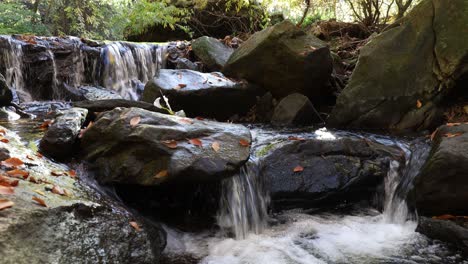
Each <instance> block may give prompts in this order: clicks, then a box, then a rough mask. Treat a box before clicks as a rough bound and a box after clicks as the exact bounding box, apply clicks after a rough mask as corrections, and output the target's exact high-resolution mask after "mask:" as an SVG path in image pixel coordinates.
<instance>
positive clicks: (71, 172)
mask: <svg viewBox="0 0 468 264" xmlns="http://www.w3.org/2000/svg"><path fill="white" fill-rule="evenodd" d="M67 174H68V176H70V177H71V178H76V171H75V170H69V171H68V172H67Z"/></svg>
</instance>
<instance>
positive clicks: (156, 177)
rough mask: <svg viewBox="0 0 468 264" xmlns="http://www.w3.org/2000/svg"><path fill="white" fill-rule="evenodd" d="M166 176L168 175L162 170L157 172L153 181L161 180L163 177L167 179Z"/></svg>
mask: <svg viewBox="0 0 468 264" xmlns="http://www.w3.org/2000/svg"><path fill="white" fill-rule="evenodd" d="M167 175H169V173H168V171H167V170H162V171H160V172H158V173H157V174H156V175H155V176H154V178H155V179H161V178H164V177H167Z"/></svg>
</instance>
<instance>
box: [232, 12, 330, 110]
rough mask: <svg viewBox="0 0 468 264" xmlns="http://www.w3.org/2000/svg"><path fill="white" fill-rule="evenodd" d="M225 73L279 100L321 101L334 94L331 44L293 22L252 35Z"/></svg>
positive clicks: (236, 53) (233, 58)
mask: <svg viewBox="0 0 468 264" xmlns="http://www.w3.org/2000/svg"><path fill="white" fill-rule="evenodd" d="M223 72H224V73H225V74H226V76H233V77H238V78H243V79H246V80H247V81H250V82H252V83H254V84H257V85H259V86H261V87H262V88H264V89H266V90H268V91H270V92H271V93H272V94H273V96H274V97H275V98H282V97H285V96H287V95H289V94H292V93H301V94H304V95H306V96H308V97H309V98H311V99H312V100H316V101H317V102H321V100H322V99H323V98H324V97H327V96H330V95H331V94H332V92H333V91H331V90H330V89H329V88H328V87H327V86H326V83H327V81H328V79H329V78H330V74H331V72H332V58H331V56H330V51H329V49H328V47H327V45H326V44H325V43H324V42H323V41H321V40H319V39H318V38H316V37H315V36H313V35H311V34H306V33H305V32H304V31H302V30H301V29H299V28H297V27H296V26H295V25H294V24H292V23H291V22H290V21H283V22H281V23H278V24H276V25H274V26H272V27H269V28H267V29H264V30H262V31H260V32H257V33H255V34H254V35H252V36H251V37H250V38H249V39H248V40H247V41H245V42H244V43H243V44H242V46H240V47H239V48H238V49H237V50H235V51H234V53H233V54H232V55H231V57H230V58H229V60H228V62H227V63H226V65H225V67H224V69H223ZM313 103H315V101H313Z"/></svg>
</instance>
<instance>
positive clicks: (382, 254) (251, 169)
mask: <svg viewBox="0 0 468 264" xmlns="http://www.w3.org/2000/svg"><path fill="white" fill-rule="evenodd" d="M286 134H287V132H286ZM253 135H254V138H255V143H254V144H255V145H257V147H255V146H253V149H254V153H255V149H258V146H262V145H264V144H266V143H267V142H273V141H275V140H276V139H277V138H280V137H282V138H284V134H281V133H279V132H278V131H271V130H270V131H268V130H262V129H254V130H253ZM294 135H295V136H301V137H305V138H311V137H313V138H318V139H322V140H334V139H336V138H339V137H341V136H347V137H350V136H351V137H366V138H369V139H372V140H375V141H378V142H380V143H384V144H390V145H394V146H398V147H400V148H401V149H402V150H403V151H404V153H405V161H404V162H403V161H396V160H394V161H391V164H390V169H389V171H388V175H387V177H386V179H385V183H384V185H385V188H384V189H385V193H384V197H385V198H384V201H383V207H384V210H383V212H379V211H377V210H376V209H373V208H358V209H355V210H354V211H353V212H352V213H349V212H346V213H340V212H333V213H319V214H307V213H306V212H304V211H301V210H290V211H286V212H282V213H280V214H277V215H270V216H269V215H268V214H267V207H268V203H269V202H270V198H269V196H268V192H267V191H266V190H264V184H263V183H262V180H261V179H260V178H259V177H258V173H257V170H256V166H255V164H256V163H257V162H259V161H258V160H256V159H255V157H254V159H251V161H250V162H249V164H248V165H247V166H246V167H244V168H243V169H242V170H241V171H240V173H239V175H237V176H235V177H233V178H230V179H227V180H225V182H224V183H223V196H222V199H221V201H220V212H219V213H218V217H217V219H218V225H219V226H220V230H219V231H216V232H214V233H213V232H205V233H184V232H180V231H177V230H176V229H171V228H167V231H168V246H167V249H166V254H168V255H174V256H177V255H184V254H185V255H187V254H188V255H191V256H195V257H196V258H197V259H199V260H200V261H199V262H200V263H205V264H208V263H209V264H254V263H255V264H256V263H265V264H266V263H268V264H316V263H317V264H318V263H356V264H358V263H468V262H467V261H465V260H463V257H461V256H460V255H458V254H457V253H454V252H453V251H451V250H450V249H449V248H447V247H446V246H445V245H443V244H440V243H438V242H436V241H432V240H429V239H428V238H426V237H425V236H423V235H421V234H419V233H417V232H415V229H416V226H417V222H416V216H415V215H413V214H412V212H410V210H409V209H408V207H407V205H406V202H405V195H406V193H407V192H408V188H409V187H410V184H408V182H411V181H412V179H413V178H414V176H415V175H416V174H417V172H418V171H419V169H420V168H421V166H422V164H423V163H424V161H425V158H426V156H427V153H428V147H427V145H426V144H422V143H418V142H411V141H403V140H393V139H391V138H386V137H379V136H374V135H369V134H367V135H359V134H349V133H345V132H337V133H330V132H328V131H327V130H325V129H321V130H317V131H315V132H305V133H302V134H297V133H295V134H294ZM405 182H406V183H407V184H404V183H405ZM400 183H403V184H400ZM402 186H403V187H402ZM183 263H185V262H183ZM194 263H195V262H194Z"/></svg>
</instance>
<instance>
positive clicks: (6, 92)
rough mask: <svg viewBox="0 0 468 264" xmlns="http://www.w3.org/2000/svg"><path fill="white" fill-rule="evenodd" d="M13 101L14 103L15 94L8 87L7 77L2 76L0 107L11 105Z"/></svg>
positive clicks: (0, 79) (0, 80)
mask: <svg viewBox="0 0 468 264" xmlns="http://www.w3.org/2000/svg"><path fill="white" fill-rule="evenodd" d="M11 101H13V92H12V91H11V89H10V87H8V84H7V82H6V80H5V77H3V75H2V74H0V107H1V106H9V105H11Z"/></svg>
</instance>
